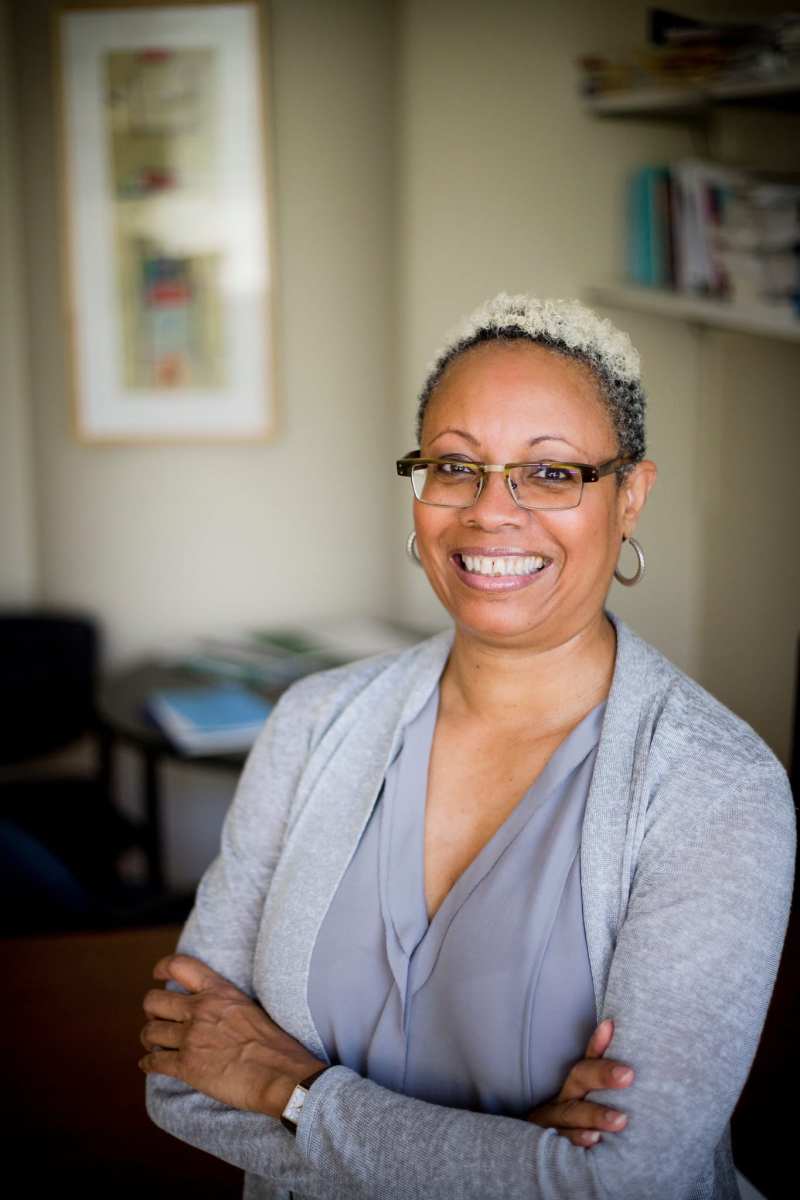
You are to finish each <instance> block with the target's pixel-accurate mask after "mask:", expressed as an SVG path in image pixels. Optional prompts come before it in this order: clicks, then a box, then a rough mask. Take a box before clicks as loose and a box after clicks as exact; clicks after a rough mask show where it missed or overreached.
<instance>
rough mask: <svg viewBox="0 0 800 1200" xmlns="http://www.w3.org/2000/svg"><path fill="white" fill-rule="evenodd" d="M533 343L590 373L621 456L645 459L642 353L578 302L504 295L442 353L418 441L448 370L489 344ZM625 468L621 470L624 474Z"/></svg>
mask: <svg viewBox="0 0 800 1200" xmlns="http://www.w3.org/2000/svg"><path fill="white" fill-rule="evenodd" d="M513 341H529V342H534V343H536V344H537V345H541V346H546V347H547V348H548V349H549V350H552V351H554V352H555V353H556V354H563V355H564V356H566V357H567V358H571V359H573V360H575V361H576V362H579V363H582V364H583V365H584V366H586V367H588V369H589V370H590V371H591V372H592V374H593V375H594V377H595V380H596V381H597V384H598V387H599V390H600V395H601V397H602V399H603V401H604V403H605V405H606V408H607V409H608V412H609V415H610V417H611V422H612V425H613V427H614V430H615V432H616V435H617V438H618V440H619V452H620V454H623V455H627V456H630V458H631V459H632V460H633V462H639V461H640V460H641V459H642V458H644V455H645V429H644V413H645V395H644V391H643V389H642V384H641V378H640V363H639V354H638V351H637V350H635V349H634V347H633V345H632V343H631V340H630V338H629V337H628V335H627V333H624V332H623V331H622V330H621V329H617V328H616V326H615V325H612V323H611V322H610V321H608V320H606V319H605V318H603V317H599V316H598V315H597V313H595V312H593V311H592V309H591V308H587V307H586V305H584V304H581V303H580V302H579V301H578V300H539V299H537V298H536V297H534V296H526V295H520V296H508V295H506V293H505V292H501V293H500V294H499V295H498V296H495V297H494V299H493V300H489V301H488V302H487V303H485V304H482V305H481V306H480V308H478V309H476V310H475V312H473V313H472V314H471V315H470V316H469V317H467V318H466V319H465V320H464V321H463V322H462V323H461V325H460V326H459V327H458V328H457V329H456V330H455V331H454V332H453V333H452V334H451V335H450V337H449V338H448V339H447V341H446V342H445V344H444V346H443V347H442V348H441V349H440V351H439V353H438V354H437V356H436V358H435V359H434V361H433V363H432V364H431V366H430V368H429V370H428V375H427V377H426V379H425V383H424V385H423V388H422V391H421V392H420V394H419V402H418V406H417V423H416V430H417V442H418V444H419V441H420V438H421V436H422V422H423V420H424V417H425V412H426V410H427V407H428V404H429V402H430V399H431V397H432V395H433V393H434V392H435V391H436V388H437V387H438V386H439V384H440V382H441V380H442V377H443V376H444V374H445V372H446V371H447V368H448V367H449V366H450V364H451V363H452V362H454V361H455V359H457V358H460V357H461V355H462V354H465V353H466V352H467V351H468V350H471V349H472V348H473V346H479V345H481V344H483V343H485V342H501V343H507V342H513ZM625 470H626V468H624V467H623V468H621V474H622V473H624V472H625Z"/></svg>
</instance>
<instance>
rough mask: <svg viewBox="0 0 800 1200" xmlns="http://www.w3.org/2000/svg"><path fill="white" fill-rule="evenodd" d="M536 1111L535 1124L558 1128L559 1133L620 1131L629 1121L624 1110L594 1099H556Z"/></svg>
mask: <svg viewBox="0 0 800 1200" xmlns="http://www.w3.org/2000/svg"><path fill="white" fill-rule="evenodd" d="M534 1111H535V1117H536V1119H535V1124H537V1125H544V1126H545V1127H546V1128H549V1129H557V1130H558V1132H559V1133H566V1132H568V1131H575V1132H586V1131H589V1130H595V1131H603V1132H606V1133H619V1131H620V1129H624V1128H625V1126H626V1125H627V1123H628V1118H627V1117H626V1115H625V1113H624V1112H620V1111H619V1110H618V1109H616V1108H608V1106H607V1105H605V1104H596V1103H595V1102H594V1101H593V1100H564V1101H556V1102H554V1103H552V1104H543V1105H541V1107H539V1108H537V1109H535V1110H534ZM581 1144H584V1143H581Z"/></svg>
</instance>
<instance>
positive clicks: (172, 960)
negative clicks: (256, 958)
mask: <svg viewBox="0 0 800 1200" xmlns="http://www.w3.org/2000/svg"><path fill="white" fill-rule="evenodd" d="M153 978H154V979H173V980H174V981H175V983H179V984H181V986H182V987H185V988H186V989H187V990H188V991H190V992H199V991H200V990H201V989H202V988H206V987H211V986H213V985H214V984H220V983H227V982H228V981H227V979H224V978H223V977H222V975H218V974H217V972H216V971H212V970H211V967H208V966H206V964H205V963H204V962H201V961H200V959H199V958H192V957H191V955H189V954H168V955H166V957H165V958H161V959H159V961H158V962H157V963H156V965H155V967H154V968H153Z"/></svg>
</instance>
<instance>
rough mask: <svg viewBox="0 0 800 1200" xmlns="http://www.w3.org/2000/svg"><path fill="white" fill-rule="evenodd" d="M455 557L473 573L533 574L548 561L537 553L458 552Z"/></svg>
mask: <svg viewBox="0 0 800 1200" xmlns="http://www.w3.org/2000/svg"><path fill="white" fill-rule="evenodd" d="M456 557H457V558H458V560H459V561H460V563H461V565H462V566H463V567H464V569H465V570H467V571H470V572H471V573H472V574H473V575H534V574H535V573H536V572H537V571H541V570H542V568H543V567H545V566H546V565H547V563H548V561H549V559H546V558H541V557H540V555H538V554H514V555H503V554H496V555H492V556H487V555H483V554H458V555H456Z"/></svg>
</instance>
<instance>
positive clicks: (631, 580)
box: [614, 537, 644, 587]
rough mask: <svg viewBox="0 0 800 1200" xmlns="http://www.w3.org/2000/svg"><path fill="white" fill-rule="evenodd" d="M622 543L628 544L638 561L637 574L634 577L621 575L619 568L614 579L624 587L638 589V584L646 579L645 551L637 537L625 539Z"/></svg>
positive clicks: (615, 571)
mask: <svg viewBox="0 0 800 1200" xmlns="http://www.w3.org/2000/svg"><path fill="white" fill-rule="evenodd" d="M622 541H623V542H627V543H628V545H629V546H630V547H631V549H632V550H633V552H634V554H635V555H636V558H637V560H638V561H637V563H636V572H635V574H633V575H620V571H619V567H616V568H615V570H614V578H615V579H616V581H617V583H621V584H622V586H623V587H636V584H637V583H639V582H640V581H641V580H642V579H643V578H644V550H643V549H642V547H641V546H640V545H639V543H638V542H637V540H636V538H635V537H627V538H626V537H623V539H622Z"/></svg>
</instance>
